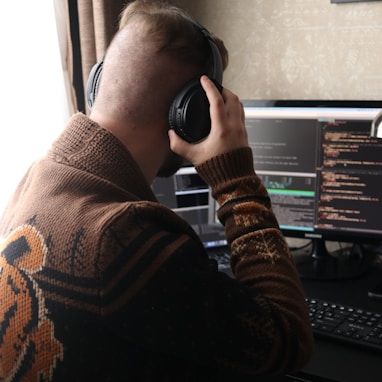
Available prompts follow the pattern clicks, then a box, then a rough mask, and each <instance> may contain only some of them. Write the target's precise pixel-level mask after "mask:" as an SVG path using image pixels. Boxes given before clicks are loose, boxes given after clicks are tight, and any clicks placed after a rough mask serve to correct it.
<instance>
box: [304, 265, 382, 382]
mask: <svg viewBox="0 0 382 382" xmlns="http://www.w3.org/2000/svg"><path fill="white" fill-rule="evenodd" d="M381 281H382V271H381V270H380V269H378V268H371V269H370V270H369V271H368V272H367V273H366V274H364V275H363V276H362V277H359V278H357V279H352V280H340V281H316V280H303V284H304V289H305V292H306V295H307V296H309V297H316V298H323V299H326V300H329V301H334V302H338V303H342V304H344V305H351V306H358V307H361V308H363V309H368V310H373V311H376V312H380V313H382V300H376V299H372V298H370V297H368V295H367V292H368V290H369V289H371V288H372V287H374V286H375V285H377V284H378V283H379V282H381ZM303 371H306V372H308V373H311V374H314V375H318V376H321V377H325V378H328V379H332V380H334V381H340V382H353V381H354V382H374V381H375V382H379V381H381V380H382V353H381V354H377V353H374V352H368V351H365V350H359V349H354V348H351V347H349V346H345V345H341V344H338V343H335V342H331V341H326V340H322V339H316V340H315V352H314V354H313V357H312V359H311V360H310V362H309V364H308V365H307V366H306V367H305V368H304V370H303Z"/></svg>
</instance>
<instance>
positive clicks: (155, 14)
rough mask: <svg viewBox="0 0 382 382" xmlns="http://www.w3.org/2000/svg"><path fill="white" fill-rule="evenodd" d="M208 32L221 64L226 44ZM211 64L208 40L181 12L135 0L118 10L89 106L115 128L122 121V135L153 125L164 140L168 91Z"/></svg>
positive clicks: (206, 70) (207, 69) (170, 97)
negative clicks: (115, 28) (117, 22)
mask: <svg viewBox="0 0 382 382" xmlns="http://www.w3.org/2000/svg"><path fill="white" fill-rule="evenodd" d="M213 38H214V41H215V43H216V45H217V47H218V49H219V51H220V55H221V57H222V64H223V68H225V67H226V66H227V61H228V53H227V50H226V49H225V47H224V45H223V43H222V42H221V40H219V39H218V38H216V37H213ZM211 67H212V56H211V48H210V46H209V43H208V41H207V39H206V37H205V36H204V35H203V33H202V32H201V30H200V28H198V27H197V26H196V25H195V24H194V23H193V22H191V21H190V18H189V16H188V15H187V14H185V13H184V12H183V11H182V10H180V9H178V8H176V7H174V6H171V5H169V4H167V3H164V2H163V3H162V2H160V1H143V0H137V1H135V2H132V3H130V4H129V5H127V7H126V8H125V9H124V11H123V12H122V14H121V18H120V28H119V31H118V33H117V34H116V36H115V37H114V39H113V41H112V42H111V44H110V46H109V48H108V51H107V53H106V56H105V59H104V64H103V70H102V78H101V81H100V86H99V89H98V93H97V97H96V101H95V104H94V106H93V111H94V113H96V114H97V115H98V116H100V115H102V118H103V120H108V121H109V123H111V122H110V121H113V124H114V125H115V126H116V125H119V126H120V128H119V129H122V127H121V126H122V125H123V126H124V129H126V131H125V133H126V139H127V135H128V132H129V131H131V130H136V131H137V130H138V129H140V130H147V131H146V134H147V135H149V134H151V133H152V129H154V128H156V127H157V128H160V129H161V130H162V132H163V137H166V140H167V130H168V128H169V123H168V113H169V109H170V105H171V103H172V101H173V99H174V97H175V96H176V94H177V93H178V92H179V90H180V89H182V87H183V86H184V85H185V84H186V83H187V82H188V81H189V80H190V79H194V78H199V77H200V75H201V74H204V73H207V74H210V73H211ZM93 111H92V114H93ZM149 129H150V130H149ZM113 132H114V133H116V132H115V131H113ZM118 134H119V135H121V134H122V135H123V131H118ZM118 134H116V135H117V136H118ZM119 138H121V136H119ZM122 138H123V137H122ZM122 140H123V139H122ZM158 144H159V142H158ZM170 156H172V155H170Z"/></svg>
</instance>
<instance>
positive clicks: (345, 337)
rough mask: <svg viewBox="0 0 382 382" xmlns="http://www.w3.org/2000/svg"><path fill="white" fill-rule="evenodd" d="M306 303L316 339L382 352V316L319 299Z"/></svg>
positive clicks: (309, 299) (310, 299) (308, 300)
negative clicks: (320, 338)
mask: <svg viewBox="0 0 382 382" xmlns="http://www.w3.org/2000/svg"><path fill="white" fill-rule="evenodd" d="M306 302H307V304H308V307H309V312H310V318H311V323H312V329H313V334H314V335H315V336H316V337H322V338H326V339H329V340H334V341H340V342H342V343H344V344H347V345H350V346H355V347H360V348H363V349H367V350H372V351H377V352H382V314H379V313H376V312H371V311H367V310H363V309H358V308H355V307H351V306H347V305H341V304H336V303H332V302H329V301H324V300H320V299H315V298H307V299H306Z"/></svg>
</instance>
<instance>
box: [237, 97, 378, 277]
mask: <svg viewBox="0 0 382 382" xmlns="http://www.w3.org/2000/svg"><path fill="white" fill-rule="evenodd" d="M275 105H276V106H275ZM244 106H245V115H246V126H247V130H248V137H249V141H250V145H251V147H252V150H253V155H254V167H255V170H256V172H257V174H258V175H259V177H260V178H261V179H262V180H263V182H264V184H265V186H266V188H267V189H268V192H269V194H270V197H271V200H272V206H273V211H274V213H275V215H276V217H277V219H278V221H279V224H280V228H281V230H282V231H283V233H284V235H285V236H287V237H295V238H305V239H309V240H311V241H312V250H311V252H310V253H309V256H307V257H304V256H303V257H301V258H299V259H297V261H298V269H299V272H300V276H301V277H307V278H326V279H338V278H350V277H354V276H357V275H360V274H361V273H362V272H363V271H365V270H366V269H367V264H368V258H366V257H365V256H364V253H363V248H364V245H365V244H370V243H376V242H379V241H380V240H381V239H382V187H381V181H382V142H381V141H379V140H377V139H375V138H371V137H370V127H371V122H372V120H373V118H374V117H375V115H376V114H377V113H378V112H379V111H380V110H381V108H382V105H381V104H379V103H377V102H372V103H364V104H362V102H359V103H351V102H347V103H346V102H342V103H341V102H338V101H337V102H336V101H333V103H331V102H330V101H319V103H316V104H314V101H307V102H304V101H285V102H284V103H283V102H271V101H267V102H264V101H262V102H259V101H246V102H244ZM325 241H340V242H351V243H353V244H354V245H353V246H352V247H351V250H350V251H349V250H348V249H347V250H346V251H337V252H336V253H331V254H330V253H328V250H327V248H326V245H325Z"/></svg>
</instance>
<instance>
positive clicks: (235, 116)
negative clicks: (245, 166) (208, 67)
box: [168, 76, 248, 166]
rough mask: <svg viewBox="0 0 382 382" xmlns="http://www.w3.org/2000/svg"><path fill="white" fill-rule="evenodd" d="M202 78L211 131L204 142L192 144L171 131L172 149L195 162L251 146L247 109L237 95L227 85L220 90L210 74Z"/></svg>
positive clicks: (199, 162)
mask: <svg viewBox="0 0 382 382" xmlns="http://www.w3.org/2000/svg"><path fill="white" fill-rule="evenodd" d="M200 82H201V85H202V87H203V89H204V90H205V92H206V95H207V98H208V101H209V103H210V116H211V131H210V134H209V135H208V136H207V137H206V138H205V139H204V140H202V141H201V142H198V143H196V144H191V143H188V142H186V141H184V140H183V139H181V138H180V137H179V136H178V135H177V134H176V133H175V132H174V130H172V129H170V130H169V132H168V134H169V138H170V147H171V150H172V151H174V152H175V153H177V154H178V155H180V156H182V157H183V158H185V159H187V160H188V161H190V162H191V163H192V164H193V165H194V166H198V165H199V164H201V163H203V162H205V161H206V160H208V159H210V158H212V157H214V156H216V155H219V154H223V153H225V152H228V151H231V150H234V149H237V148H240V147H247V146H248V138H247V131H246V128H245V118H244V109H243V105H242V104H241V102H240V100H239V98H238V96H237V95H235V94H233V93H232V92H231V91H229V90H228V89H225V88H224V89H223V91H222V93H221V94H220V93H219V91H218V89H217V88H216V86H215V85H214V83H213V82H212V81H211V80H210V79H209V78H208V77H207V76H202V77H201V79H200Z"/></svg>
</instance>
